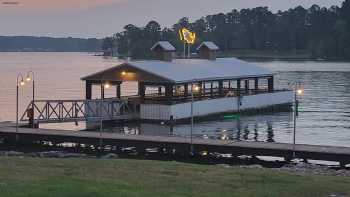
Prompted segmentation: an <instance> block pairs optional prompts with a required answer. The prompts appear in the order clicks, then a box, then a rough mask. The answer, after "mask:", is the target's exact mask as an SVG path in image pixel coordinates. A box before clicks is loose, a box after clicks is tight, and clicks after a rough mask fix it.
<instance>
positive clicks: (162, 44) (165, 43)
mask: <svg viewBox="0 0 350 197" xmlns="http://www.w3.org/2000/svg"><path fill="white" fill-rule="evenodd" d="M157 46H160V47H161V48H162V49H164V50H165V51H175V50H176V49H175V47H174V46H173V45H172V44H170V42H168V41H159V42H157V43H156V44H154V45H153V46H152V48H151V51H153V50H154V49H155V48H156V47H157Z"/></svg>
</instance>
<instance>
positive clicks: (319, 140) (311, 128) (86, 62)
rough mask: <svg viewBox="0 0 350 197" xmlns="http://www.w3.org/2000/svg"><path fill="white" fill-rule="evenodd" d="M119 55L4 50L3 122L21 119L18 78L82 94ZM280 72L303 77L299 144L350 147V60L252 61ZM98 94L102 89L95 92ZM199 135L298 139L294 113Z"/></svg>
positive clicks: (208, 127)
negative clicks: (87, 80)
mask: <svg viewBox="0 0 350 197" xmlns="http://www.w3.org/2000/svg"><path fill="white" fill-rule="evenodd" d="M118 62H119V60H118V59H114V58H102V57H97V56H93V54H87V53H0V71H1V72H0V121H14V120H15V101H16V77H17V74H18V73H22V74H23V75H24V76H25V75H26V73H27V72H28V71H34V72H35V74H36V75H35V81H36V99H81V98H84V95H85V84H84V83H83V82H82V81H81V80H80V78H81V77H83V76H85V75H88V74H91V73H94V72H97V71H100V70H102V69H105V68H108V67H111V66H113V65H116V64H117V63H118ZM251 62H252V63H254V64H257V65H260V66H262V67H265V68H268V69H270V70H272V71H274V72H275V73H276V80H275V81H276V86H277V87H278V88H288V83H290V82H293V81H300V82H302V84H303V86H304V89H305V93H304V95H303V96H302V97H301V112H300V116H299V118H298V121H297V143H304V144H315V145H337V146H348V147H350V80H349V79H350V63H348V62H327V61H251ZM134 86H135V84H133V83H128V84H124V85H123V87H122V91H124V90H125V88H129V89H130V91H129V92H123V94H124V95H128V94H133V93H135V92H136V90H135V88H134ZM31 88H32V87H31V85H30V84H27V85H26V86H23V87H21V89H20V113H21V112H23V111H24V109H25V108H26V106H27V105H28V104H29V102H30V100H31ZM94 92H95V96H94V97H97V95H98V90H97V89H96V90H95V91H94ZM42 127H45V128H61V129H75V130H79V129H83V128H84V124H80V125H79V126H77V127H76V126H75V125H74V124H50V125H42ZM107 130H108V131H110V132H120V133H125V134H143V135H181V136H188V134H189V130H190V125H186V124H184V125H176V126H174V127H173V128H170V127H168V126H166V125H161V124H159V125H157V124H128V125H118V126H115V127H114V128H108V129H107ZM194 130H195V131H194V134H195V136H196V137H204V138H218V139H223V140H227V139H232V140H246V141H267V142H286V143H290V142H292V137H293V136H292V132H293V114H292V113H291V112H280V113H270V114H258V115H255V116H243V117H242V118H241V119H240V120H222V119H218V120H214V121H207V122H196V124H195V128H194Z"/></svg>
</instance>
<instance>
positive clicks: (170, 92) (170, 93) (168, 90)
mask: <svg viewBox="0 0 350 197" xmlns="http://www.w3.org/2000/svg"><path fill="white" fill-rule="evenodd" d="M165 97H167V98H172V97H173V85H172V84H168V85H166V86H165Z"/></svg>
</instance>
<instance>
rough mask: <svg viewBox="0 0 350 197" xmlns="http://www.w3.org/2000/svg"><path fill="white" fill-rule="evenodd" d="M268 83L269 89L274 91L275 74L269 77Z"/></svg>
mask: <svg viewBox="0 0 350 197" xmlns="http://www.w3.org/2000/svg"><path fill="white" fill-rule="evenodd" d="M267 84H268V91H269V92H273V90H274V87H273V86H274V78H273V76H272V77H270V78H268V80H267Z"/></svg>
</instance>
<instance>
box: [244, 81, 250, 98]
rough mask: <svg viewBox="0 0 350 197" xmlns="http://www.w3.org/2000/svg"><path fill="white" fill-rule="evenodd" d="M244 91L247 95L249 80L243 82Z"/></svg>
mask: <svg viewBox="0 0 350 197" xmlns="http://www.w3.org/2000/svg"><path fill="white" fill-rule="evenodd" d="M244 90H245V93H246V94H248V92H249V80H248V79H247V80H244Z"/></svg>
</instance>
